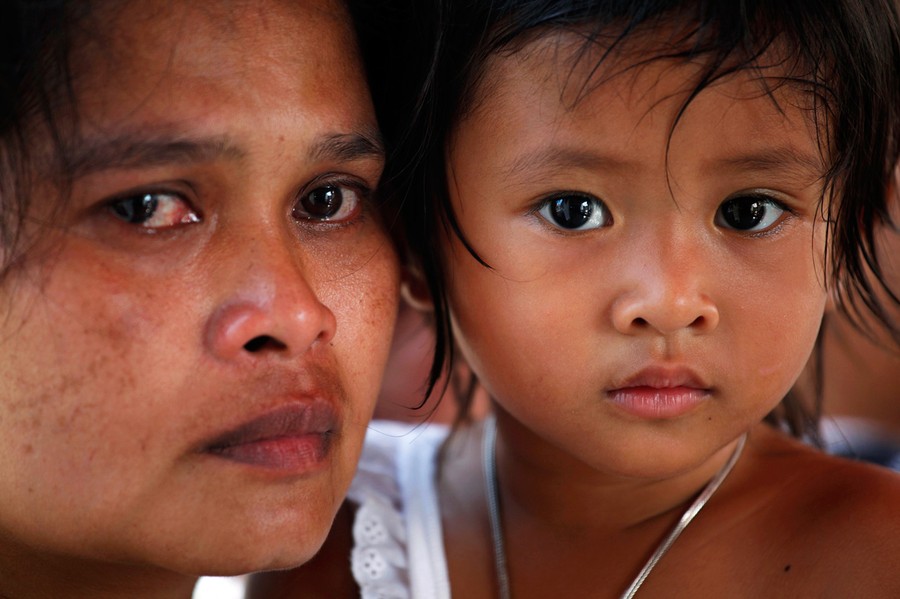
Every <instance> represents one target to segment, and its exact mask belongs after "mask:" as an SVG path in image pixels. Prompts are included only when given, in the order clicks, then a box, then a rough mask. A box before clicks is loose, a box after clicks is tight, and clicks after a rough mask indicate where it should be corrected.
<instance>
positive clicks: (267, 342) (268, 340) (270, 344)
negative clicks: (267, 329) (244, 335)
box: [244, 335, 287, 354]
mask: <svg viewBox="0 0 900 599" xmlns="http://www.w3.org/2000/svg"><path fill="white" fill-rule="evenodd" d="M286 348H287V345H285V344H284V343H282V342H281V341H279V340H278V339H275V338H274V337H270V336H268V335H260V336H258V337H254V338H253V339H251V340H250V341H248V342H247V343H245V344H244V349H245V350H247V351H248V352H250V353H251V354H253V353H256V352H259V351H262V350H264V349H273V350H276V351H280V350H283V349H286Z"/></svg>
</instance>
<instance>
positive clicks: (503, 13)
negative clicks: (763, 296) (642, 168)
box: [400, 0, 900, 438]
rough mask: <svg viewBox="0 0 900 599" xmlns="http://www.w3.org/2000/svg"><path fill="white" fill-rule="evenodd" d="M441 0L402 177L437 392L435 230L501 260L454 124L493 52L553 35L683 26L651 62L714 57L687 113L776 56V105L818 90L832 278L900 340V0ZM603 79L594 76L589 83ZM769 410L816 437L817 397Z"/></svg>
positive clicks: (444, 339)
mask: <svg viewBox="0 0 900 599" xmlns="http://www.w3.org/2000/svg"><path fill="white" fill-rule="evenodd" d="M436 1H437V2H438V3H437V4H436V5H435V6H436V13H437V21H438V23H439V26H438V28H437V34H436V36H435V42H434V48H435V52H434V55H433V62H432V63H431V64H430V65H429V67H428V68H427V69H424V71H423V73H422V81H423V86H422V91H421V95H420V96H419V102H420V104H419V110H418V112H417V113H416V115H415V118H414V122H413V125H412V127H411V129H410V132H409V135H408V138H407V139H406V140H405V144H404V146H403V150H402V153H403V156H404V157H405V160H406V163H407V164H408V165H414V166H410V171H409V172H408V173H407V175H406V176H401V177H400V182H401V184H402V193H403V195H404V196H405V212H404V219H405V226H406V232H407V233H406V234H407V236H408V243H409V246H410V251H411V253H412V255H413V256H415V257H417V259H418V261H419V262H418V264H417V267H418V268H420V269H421V272H422V274H423V276H424V278H425V280H426V282H427V284H428V286H429V289H430V291H431V294H432V298H433V301H434V315H435V328H436V334H437V343H436V351H435V361H434V364H433V366H432V370H431V377H430V385H429V391H430V390H431V387H432V386H433V385H434V384H435V381H436V380H437V379H438V376H439V375H440V373H441V372H442V370H443V369H444V368H446V367H447V365H448V364H452V361H453V351H454V350H453V348H454V345H453V339H452V332H451V328H450V320H449V308H448V304H447V299H446V293H445V291H446V289H445V281H444V276H443V270H442V263H441V255H440V249H439V245H438V244H437V242H436V240H437V239H438V238H439V236H440V234H441V233H442V232H444V233H447V234H452V235H456V236H458V238H459V239H460V240H461V241H462V243H463V244H464V245H465V246H466V247H467V248H468V250H469V251H470V253H472V255H473V256H474V257H475V258H476V259H478V260H479V261H480V262H481V263H482V264H483V265H484V266H485V267H486V268H490V266H489V265H488V264H486V263H485V262H484V260H482V259H481V258H480V257H479V256H478V253H477V251H476V248H473V247H472V245H471V244H470V243H469V242H468V241H467V240H466V237H465V235H464V232H463V231H461V229H460V227H459V225H458V223H457V221H456V218H455V216H454V214H453V210H452V208H451V207H450V200H449V195H448V186H447V179H446V174H445V156H446V154H445V152H446V147H447V144H448V141H449V139H450V136H451V134H452V130H453V127H454V124H455V123H457V122H458V121H459V120H460V119H461V118H463V117H465V115H466V114H467V112H468V111H469V110H471V109H472V108H473V105H474V104H476V103H477V101H478V97H476V96H477V93H479V89H480V83H481V80H482V77H483V75H484V72H483V71H484V67H485V64H486V60H487V58H488V57H489V56H491V55H492V54H495V53H498V52H514V51H515V50H516V49H517V48H518V47H520V46H521V45H524V44H525V43H527V42H529V41H531V40H533V39H534V37H535V36H536V35H541V34H544V33H551V32H565V31H568V32H573V33H575V34H577V35H579V36H582V38H583V39H584V40H585V41H584V43H585V45H586V46H585V47H586V48H587V47H588V45H593V44H599V45H600V47H601V48H602V49H603V50H604V51H605V52H606V53H605V54H603V57H602V58H601V59H600V61H601V62H602V61H603V60H604V59H605V58H606V56H607V55H608V54H609V53H610V52H612V51H614V50H615V48H616V47H618V46H619V45H621V44H622V43H623V42H624V41H625V40H627V39H630V38H632V37H636V36H639V35H642V34H643V33H645V32H647V31H650V32H653V31H654V28H656V27H665V26H669V25H674V26H675V27H674V30H675V31H677V32H678V33H677V35H675V36H674V37H671V38H670V40H669V43H668V44H667V45H666V47H665V49H663V50H661V51H660V52H659V53H658V54H656V55H654V56H648V57H647V60H646V61H644V60H642V63H645V62H647V61H652V60H658V59H665V60H673V61H682V60H683V61H689V60H690V61H692V62H695V63H696V62H701V61H702V63H703V64H705V69H704V70H703V72H702V74H701V75H700V77H698V79H697V81H696V84H695V87H694V88H693V92H692V93H691V94H690V95H689V97H688V99H687V100H686V101H685V102H684V104H683V105H682V106H681V111H682V113H683V111H684V110H685V108H686V107H687V105H688V104H690V102H691V101H692V99H693V98H694V97H696V95H697V94H698V93H700V92H701V91H702V90H703V89H705V88H706V87H708V86H709V85H711V84H713V83H714V82H716V81H718V80H720V79H722V78H724V77H727V76H728V75H730V74H733V73H735V72H738V71H748V72H751V73H753V72H755V71H757V69H759V68H760V67H762V66H770V65H769V64H768V63H763V61H765V60H771V56H773V55H774V56H776V59H775V60H777V61H778V62H777V66H779V67H780V69H781V72H783V73H784V74H785V75H784V77H783V78H780V79H779V80H778V81H775V82H774V83H773V82H772V81H771V80H770V79H771V78H770V77H768V76H763V75H760V84H761V85H762V88H763V89H764V90H766V92H767V93H768V94H769V96H770V97H772V100H773V102H774V101H775V98H774V95H773V94H772V90H773V89H774V88H775V87H778V86H780V85H787V86H791V87H792V88H794V89H797V90H799V91H801V92H803V93H805V94H808V95H809V97H810V98H811V101H812V103H813V107H814V110H813V111H812V112H811V114H812V115H813V116H812V118H813V119H814V120H815V123H814V124H815V128H816V132H817V137H818V140H819V146H820V150H821V151H822V155H823V157H824V159H825V165H826V171H825V173H824V181H823V183H824V185H823V190H824V191H823V199H824V197H825V194H829V193H832V194H833V195H832V198H833V199H834V200H836V201H832V202H827V203H822V208H821V209H822V212H823V215H824V217H825V218H826V220H827V222H828V240H829V243H828V246H827V247H828V248H829V249H828V256H827V257H828V264H829V266H830V268H829V269H828V272H827V275H826V276H827V277H828V279H829V280H828V284H829V285H830V286H832V287H833V288H834V289H835V291H836V292H837V294H838V297H839V305H841V306H842V308H843V309H844V310H846V311H847V312H849V313H850V314H858V313H859V312H860V311H861V310H867V311H869V312H871V313H872V314H874V315H875V317H876V319H877V320H878V321H879V322H881V323H882V324H884V325H885V326H886V327H887V328H888V330H889V331H890V333H891V334H892V336H893V337H894V339H896V340H898V342H900V328H898V323H895V322H892V321H891V319H890V318H889V316H888V314H887V312H886V311H885V309H884V308H885V307H884V305H883V304H882V302H881V301H880V300H879V294H878V293H877V291H876V289H874V288H873V285H874V286H881V287H884V289H885V290H886V291H887V293H886V294H884V297H886V298H887V301H889V302H893V303H895V304H900V299H898V297H897V294H896V292H892V291H891V290H889V289H887V287H886V285H884V281H883V276H882V270H881V266H880V264H879V259H878V256H877V255H876V251H875V247H876V244H875V240H874V235H875V230H876V228H877V226H878V225H879V223H886V224H887V225H888V226H893V224H892V223H891V222H890V216H889V214H888V211H887V204H886V197H887V193H888V190H889V188H890V185H891V181H892V178H893V172H894V165H895V164H897V161H898V158H900V130H898V127H900V38H898V35H900V34H898V19H897V14H896V7H895V5H894V3H893V0H816V1H812V0H692V1H690V2H688V1H675V0H593V1H591V0H559V1H551V0H493V1H485V0H436ZM770 50H772V52H769V51H770ZM579 56H580V59H585V57H589V56H593V54H591V53H589V52H584V53H582V54H581V55H579ZM597 66H598V67H599V65H597ZM579 83H580V82H579ZM597 84H598V83H597V82H595V81H585V82H584V83H583V85H584V87H583V89H584V90H585V93H589V92H590V85H597ZM599 84H602V82H600V83H599ZM675 126H677V119H676V125H673V127H675ZM439 227H440V228H443V231H442V230H441V229H439ZM869 271H870V272H871V276H870V275H869V274H868V272H869ZM769 420H770V421H772V422H773V423H775V424H777V425H779V426H787V427H788V428H789V430H790V431H791V432H792V433H793V434H794V435H797V436H803V435H807V436H810V435H811V436H813V437H814V438H815V433H816V430H817V420H818V407H817V406H802V405H800V404H799V402H797V401H796V400H794V399H792V398H790V397H788V398H786V399H785V401H784V402H782V404H781V405H780V406H779V407H778V409H777V410H776V412H775V413H773V414H771V415H770V417H769Z"/></svg>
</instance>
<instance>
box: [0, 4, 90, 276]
mask: <svg viewBox="0 0 900 599" xmlns="http://www.w3.org/2000/svg"><path fill="white" fill-rule="evenodd" d="M87 5H88V3H87V2H81V3H80V5H79V6H74V7H73V3H71V2H65V1H64V0H10V1H9V2H3V3H0V279H2V278H3V276H4V275H5V274H6V272H7V271H8V269H9V268H10V266H11V264H13V263H15V261H16V257H17V256H18V255H21V249H22V248H21V245H23V240H22V238H21V237H22V224H23V221H24V219H25V216H26V214H27V212H28V205H29V199H30V197H31V193H30V189H31V186H32V185H34V183H35V182H36V179H37V177H38V176H39V175H38V174H37V172H36V171H37V168H36V167H37V164H36V162H38V161H41V160H46V159H47V155H48V151H49V153H50V155H53V154H56V155H57V157H61V156H62V155H63V152H62V145H63V142H62V139H63V131H62V128H63V127H71V126H74V125H73V123H72V119H73V118H74V113H73V111H71V110H66V108H69V107H71V105H72V104H71V102H72V101H73V95H72V94H71V85H70V84H71V82H70V78H69V65H68V54H69V34H70V32H71V25H72V23H73V21H75V20H76V19H77V17H78V15H77V14H75V13H76V11H77V12H79V13H80V12H81V11H82V10H87V9H88V6H87ZM67 103H68V104H67ZM62 114H66V116H65V117H61V115H62ZM38 126H40V127H43V128H44V130H43V131H42V134H49V138H50V141H51V144H52V146H53V147H52V148H38V147H36V146H35V141H34V140H35V137H36V136H35V130H36V129H37V127H38Z"/></svg>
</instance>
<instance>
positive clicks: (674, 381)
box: [606, 366, 712, 420]
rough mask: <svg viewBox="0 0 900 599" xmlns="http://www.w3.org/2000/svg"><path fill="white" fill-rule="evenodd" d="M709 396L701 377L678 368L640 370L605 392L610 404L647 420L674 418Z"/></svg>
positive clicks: (706, 385) (657, 367)
mask: <svg viewBox="0 0 900 599" xmlns="http://www.w3.org/2000/svg"><path fill="white" fill-rule="evenodd" d="M711 396H712V388H711V387H710V386H709V385H708V384H707V383H706V382H705V381H704V380H703V379H702V377H700V376H699V375H697V374H696V373H695V372H694V371H692V370H691V369H689V368H685V367H680V366H652V367H649V368H644V369H642V370H640V371H639V372H637V373H635V374H633V375H631V376H629V377H626V378H625V379H624V380H623V382H622V383H621V384H619V385H617V386H616V387H614V388H612V389H609V390H608V391H607V392H606V397H607V399H608V400H609V401H610V402H611V403H613V404H614V405H616V406H617V407H619V408H621V409H622V410H623V411H625V412H627V413H628V414H631V415H632V416H636V417H638V418H642V419H648V420H663V419H670V418H677V417H679V416H682V415H684V414H686V413H688V412H690V411H692V410H694V409H695V408H696V407H697V406H699V405H701V404H702V403H704V402H705V401H706V400H707V399H708V398H709V397H711Z"/></svg>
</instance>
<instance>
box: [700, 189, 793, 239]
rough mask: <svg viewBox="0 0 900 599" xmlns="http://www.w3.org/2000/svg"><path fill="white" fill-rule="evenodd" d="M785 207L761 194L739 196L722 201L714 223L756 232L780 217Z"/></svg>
mask: <svg viewBox="0 0 900 599" xmlns="http://www.w3.org/2000/svg"><path fill="white" fill-rule="evenodd" d="M785 211H786V209H785V208H784V207H783V206H782V205H781V204H779V203H778V202H776V201H775V200H773V199H771V198H767V197H763V196H753V195H748V196H740V197H736V198H731V199H728V200H725V201H724V202H722V205H721V206H719V210H718V211H717V212H716V221H715V222H716V224H717V225H719V226H721V227H725V228H728V229H734V230H736V231H747V232H751V233H758V232H761V231H765V230H766V229H769V228H770V227H772V226H773V225H775V224H776V223H778V221H779V220H780V219H781V215H783V214H784V213H785Z"/></svg>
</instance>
